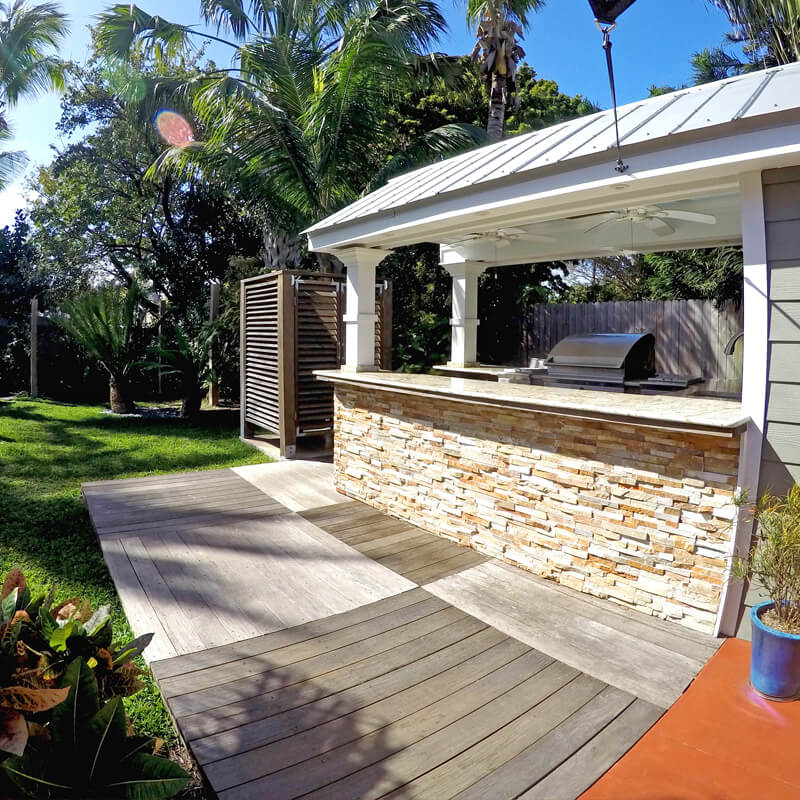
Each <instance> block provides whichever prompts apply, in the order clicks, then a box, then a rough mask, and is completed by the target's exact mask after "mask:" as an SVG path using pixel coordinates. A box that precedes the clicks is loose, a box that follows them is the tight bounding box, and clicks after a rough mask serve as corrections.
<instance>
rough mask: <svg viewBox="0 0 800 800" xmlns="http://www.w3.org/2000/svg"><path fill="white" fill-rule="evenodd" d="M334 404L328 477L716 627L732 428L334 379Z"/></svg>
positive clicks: (638, 602) (586, 585)
mask: <svg viewBox="0 0 800 800" xmlns="http://www.w3.org/2000/svg"><path fill="white" fill-rule="evenodd" d="M609 398H610V400H613V395H610V396H609ZM335 409H336V414H335V445H334V463H335V468H336V485H337V488H338V489H339V490H340V491H343V492H344V493H345V494H347V495H349V496H350V497H354V498H357V499H359V500H362V501H364V502H365V503H368V504H369V505H371V506H374V507H375V508H378V509H380V510H381V511H384V512H386V513H388V514H392V515H393V516H396V517H400V518H401V519H405V520H408V521H409V522H411V523H413V524H415V525H418V526H420V527H422V528H424V529H426V530H428V531H431V532H433V533H436V534H439V535H441V536H444V537H447V538H450V539H453V540H456V541H458V542H460V543H462V544H465V545H469V546H472V547H473V548H475V549H476V550H478V551H480V552H483V553H487V554H488V555H492V556H495V557H498V558H502V559H504V560H506V561H508V562H511V563H514V564H517V565H519V566H521V567H524V568H525V569H528V570H530V571H531V572H534V573H536V574H537V575H540V576H543V577H546V578H550V579H553V580H556V581H558V582H559V583H561V584H563V585H565V586H569V587H571V588H573V589H577V590H580V591H583V592H588V593H590V594H593V595H595V596H597V597H601V598H607V599H608V600H610V601H613V602H615V603H619V604H621V605H624V606H627V607H630V608H636V609H638V610H640V611H643V612H645V613H647V614H651V615H655V616H659V617H663V618H668V619H673V620H677V621H679V622H681V623H682V624H685V625H687V626H689V627H691V628H694V629H697V630H701V631H704V632H706V633H711V632H712V631H713V628H714V621H715V618H716V613H717V609H718V605H719V598H720V590H721V587H722V583H723V575H724V571H725V553H726V552H727V551H728V550H729V547H730V536H731V526H730V520H731V519H732V518H733V517H734V514H735V505H734V502H733V498H734V491H735V486H736V476H737V469H738V457H739V440H738V437H734V438H733V439H730V438H725V437H718V436H712V435H707V434H703V435H697V434H688V433H684V432H677V431H667V430H659V429H654V428H647V427H644V426H636V425H618V424H613V423H605V422H598V421H594V420H585V419H584V420H582V419H576V418H570V417H561V416H553V415H550V414H540V413H536V412H531V411H517V410H514V409H502V408H495V407H487V406H480V405H476V404H471V403H460V402H456V401H449V400H445V399H438V398H432V397H430V396H423V397H420V396H412V395H404V394H400V393H393V392H383V391H380V392H375V391H374V390H366V391H364V390H362V389H359V388H354V387H353V388H351V387H342V386H337V387H336V392H335Z"/></svg>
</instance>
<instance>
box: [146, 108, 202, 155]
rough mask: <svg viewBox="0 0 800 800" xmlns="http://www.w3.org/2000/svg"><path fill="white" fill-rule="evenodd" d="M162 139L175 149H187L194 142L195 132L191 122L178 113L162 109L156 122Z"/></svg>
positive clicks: (156, 117)
mask: <svg viewBox="0 0 800 800" xmlns="http://www.w3.org/2000/svg"><path fill="white" fill-rule="evenodd" d="M154 123H155V126H156V130H157V131H158V132H159V134H160V135H161V138H162V139H164V140H165V141H166V142H169V144H171V145H172V146H173V147H186V146H187V145H189V144H191V143H192V142H193V141H194V131H193V130H192V126H191V125H190V124H189V122H188V121H187V120H186V119H185V118H184V117H182V116H181V115H180V114H178V113H177V111H169V110H168V109H165V108H163V109H161V111H159V112H158V114H156V116H155V120H154Z"/></svg>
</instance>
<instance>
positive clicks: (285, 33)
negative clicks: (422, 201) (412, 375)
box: [98, 0, 482, 267]
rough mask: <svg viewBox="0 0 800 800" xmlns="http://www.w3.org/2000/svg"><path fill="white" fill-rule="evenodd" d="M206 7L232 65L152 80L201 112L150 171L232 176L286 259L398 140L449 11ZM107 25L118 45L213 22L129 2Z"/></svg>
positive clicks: (289, 3)
mask: <svg viewBox="0 0 800 800" xmlns="http://www.w3.org/2000/svg"><path fill="white" fill-rule="evenodd" d="M202 11H203V14H204V18H205V20H206V22H207V23H208V24H210V25H213V26H216V32H217V34H218V35H216V36H212V37H211V38H214V39H215V40H216V41H218V42H225V43H227V44H228V45H230V47H231V52H232V60H231V64H232V66H231V67H230V68H224V69H215V70H209V71H206V72H205V73H203V74H202V75H201V76H199V77H198V78H195V79H194V80H190V81H188V82H187V81H179V82H176V83H170V82H169V81H162V82H160V83H159V85H158V86H154V87H153V89H154V91H155V92H156V93H157V92H159V91H160V92H162V93H164V94H166V93H168V92H173V95H172V96H173V97H174V96H175V94H174V93H175V92H177V93H178V96H180V97H183V98H188V99H189V101H190V104H191V105H190V108H191V111H192V114H193V116H194V118H195V120H196V122H197V125H196V127H197V130H196V131H195V139H196V140H195V141H192V142H191V143H188V144H186V143H185V142H184V143H182V144H183V146H178V147H172V148H170V149H168V150H166V151H165V153H164V155H163V156H162V157H161V158H160V159H159V161H158V162H157V163H156V165H154V173H156V172H159V171H171V172H173V173H178V174H179V175H180V176H181V177H182V178H184V179H186V178H190V177H197V176H201V177H202V178H204V179H206V180H209V179H211V180H215V179H216V180H220V181H222V182H224V184H225V185H227V186H228V187H230V188H232V190H233V191H235V192H236V194H237V195H238V196H244V197H245V198H246V199H247V200H249V201H251V202H252V203H253V204H254V205H257V206H258V207H259V209H261V210H262V211H266V215H267V218H268V219H269V224H270V227H271V231H270V233H269V241H270V244H271V245H272V246H271V248H270V250H275V249H276V248H275V245H276V243H280V242H284V244H285V245H286V246H285V247H283V248H280V249H281V250H282V251H283V252H282V253H279V254H276V260H277V261H278V262H279V263H278V264H277V265H279V266H292V264H291V263H287V261H286V260H285V259H292V258H294V259H297V257H298V248H297V239H296V236H297V234H298V233H299V232H300V231H301V230H303V228H305V227H307V226H308V225H310V224H312V223H313V222H316V221H317V220H319V219H321V218H322V217H325V216H327V215H328V214H331V213H333V212H334V211H336V210H337V209H339V208H341V207H342V206H344V205H346V204H348V203H350V202H353V201H355V200H356V199H357V198H358V197H359V195H360V194H361V192H362V190H363V189H364V188H365V187H366V186H367V184H368V181H369V180H370V178H371V177H372V175H373V174H374V173H375V172H377V171H379V170H381V169H382V168H383V167H384V166H385V163H386V159H387V155H388V154H391V153H393V151H394V150H396V149H397V146H396V143H395V141H394V129H393V128H392V126H391V125H390V123H389V121H388V119H389V115H388V114H387V113H385V112H386V110H387V108H388V107H389V106H390V105H391V104H392V102H393V101H394V100H395V98H397V97H398V96H399V95H400V94H401V93H402V92H403V91H404V90H406V89H408V88H409V87H413V86H419V84H420V81H421V80H422V79H424V78H425V77H426V76H428V75H430V74H432V73H433V74H436V73H437V71H438V69H439V67H440V65H441V64H442V61H443V59H441V58H440V57H438V56H436V55H431V54H429V52H428V51H429V49H430V46H431V45H432V44H433V42H434V41H435V39H436V37H437V36H438V35H439V34H440V33H441V32H442V31H443V30H444V29H445V20H444V18H443V17H442V15H441V13H440V11H439V9H438V7H437V5H436V3H435V2H434V0H360V2H353V3H349V2H346V0H322V1H321V2H320V0H277V2H274V3H265V2H263V0H203V3H202ZM98 31H99V34H98V41H99V44H100V47H101V49H102V50H103V51H104V52H105V53H106V54H108V55H114V56H121V57H129V56H130V54H131V53H133V52H138V53H140V54H144V56H145V57H148V56H155V57H158V56H159V54H160V53H164V52H167V51H169V52H172V53H176V52H180V51H181V50H183V49H184V48H186V47H188V46H189V42H190V41H191V40H192V38H193V37H197V36H200V37H202V36H204V35H205V34H201V33H198V32H197V31H195V30H193V29H190V28H188V27H186V26H183V25H179V24H175V23H169V22H166V21H165V20H163V19H161V18H159V17H154V16H150V15H148V14H147V13H146V12H144V11H142V10H141V9H140V8H138V7H137V6H135V5H129V4H124V5H118V6H116V7H114V8H113V9H111V10H110V11H109V12H107V13H105V14H104V15H102V16H101V19H100V24H99V26H98ZM223 34H224V36H223ZM159 100H160V98H159ZM481 136H482V134H481V132H479V131H478V130H476V129H475V128H474V126H469V125H459V124H453V125H446V126H443V127H442V128H439V129H437V130H435V131H432V132H430V133H428V134H426V135H424V136H423V137H421V138H420V140H419V141H417V142H415V143H414V148H413V151H414V152H413V155H414V158H413V159H408V158H401V157H398V158H397V159H396V161H395V164H397V165H400V164H403V165H404V166H407V165H408V162H409V160H413V161H414V163H415V165H417V164H419V163H424V162H425V161H430V160H432V159H436V158H441V157H442V156H444V155H449V154H450V153H452V152H456V151H458V150H460V149H464V148H466V147H471V146H473V145H474V144H475V143H476V141H480V140H481ZM286 234H288V236H286ZM324 258H325V257H323V256H321V257H320V261H321V262H323V266H326V267H328V266H330V264H328V263H326V262H324Z"/></svg>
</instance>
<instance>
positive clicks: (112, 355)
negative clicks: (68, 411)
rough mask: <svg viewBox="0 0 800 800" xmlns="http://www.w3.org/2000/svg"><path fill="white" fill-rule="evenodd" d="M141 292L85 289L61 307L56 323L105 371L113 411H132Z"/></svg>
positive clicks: (142, 315) (141, 317) (132, 288)
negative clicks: (131, 380) (85, 290)
mask: <svg viewBox="0 0 800 800" xmlns="http://www.w3.org/2000/svg"><path fill="white" fill-rule="evenodd" d="M143 301H144V293H143V291H142V289H141V287H140V286H139V285H138V284H137V283H134V284H132V285H131V286H130V287H127V288H122V287H120V286H113V285H106V286H101V287H99V288H97V289H93V290H92V291H89V292H86V293H85V294H83V295H80V296H79V297H76V298H75V299H73V300H70V301H68V302H66V303H65V304H64V305H63V307H62V309H61V310H62V314H61V315H60V316H58V317H57V318H56V321H57V322H58V324H59V325H60V326H61V327H62V328H63V329H64V330H65V331H66V332H67V333H68V334H69V335H70V336H72V338H73V339H75V341H76V342H77V343H78V344H79V345H80V346H81V347H83V349H84V350H86V352H87V353H88V354H89V355H90V356H91V357H92V358H94V359H96V360H97V361H98V362H99V363H100V365H101V366H102V367H103V369H105V370H106V372H107V373H108V385H109V399H110V404H111V410H112V411H113V412H114V413H115V414H132V413H134V412H135V411H136V405H135V404H134V402H133V398H132V397H131V386H130V372H131V370H132V369H133V368H134V367H136V366H137V365H138V364H139V359H140V356H141V354H142V327H143V324H144V318H145V311H144V305H143Z"/></svg>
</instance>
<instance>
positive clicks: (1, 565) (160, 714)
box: [0, 400, 269, 743]
mask: <svg viewBox="0 0 800 800" xmlns="http://www.w3.org/2000/svg"><path fill="white" fill-rule="evenodd" d="M216 414H217V412H204V414H201V419H200V421H199V422H198V423H196V424H189V423H187V422H185V421H183V420H177V419H175V420H152V419H136V418H115V417H113V416H111V415H110V414H105V413H103V410H102V408H100V407H97V406H76V405H66V404H61V403H55V402H44V401H27V400H13V401H0V575H4V574H5V573H6V572H7V571H8V569H9V568H11V567H12V566H14V565H15V564H16V565H19V566H20V567H21V568H22V569H23V571H24V572H25V575H26V577H27V578H28V582H29V583H30V585H31V588H32V589H33V590H34V591H35V590H40V589H44V588H46V587H48V586H53V587H55V589H56V592H57V599H67V598H69V597H75V596H78V597H82V598H83V597H85V598H88V599H89V601H90V602H91V603H92V605H93V606H95V607H97V606H99V605H102V604H105V603H109V604H110V605H111V609H112V613H113V621H114V632H115V634H116V637H117V638H119V639H122V638H124V637H129V636H130V635H131V632H130V628H129V627H128V623H127V621H126V620H125V615H124V614H123V612H122V607H121V605H120V602H119V598H118V597H117V595H116V592H115V591H114V585H113V584H112V582H111V578H110V576H109V574H108V571H107V569H106V566H105V563H104V562H103V557H102V555H101V553H100V548H99V547H98V545H97V542H96V539H95V535H94V531H93V530H92V527H91V523H90V522H89V515H88V514H87V512H86V508H85V506H84V504H83V501H82V499H81V495H80V484H81V483H83V482H85V481H96V480H105V479H109V478H127V477H132V476H136V475H156V474H159V473H166V472H177V471H186V470H200V469H214V468H220V467H230V466H235V465H239V464H256V463H261V462H264V461H268V460H269V459H268V458H267V457H266V456H264V455H263V454H261V453H260V452H258V451H257V450H255V449H254V448H252V447H250V446H249V445H246V444H244V443H243V442H241V441H239V438H238V430H237V429H236V428H234V427H233V424H232V421H231V420H230V417H229V416H226V419H227V423H222V422H217V419H218V417H217V416H215V415H216ZM126 704H127V707H128V712H129V713H130V715H131V717H132V719H133V723H134V726H135V728H136V729H137V731H138V732H140V733H143V734H147V735H150V736H160V737H161V738H163V739H165V740H166V741H167V742H169V743H171V742H173V741H174V739H175V734H174V730H173V728H172V723H171V721H170V719H169V716H168V715H167V712H166V710H165V708H164V706H163V705H162V703H161V699H160V698H159V696H158V692H157V691H156V689H155V687H154V686H153V684H152V683H150V682H148V684H147V687H146V688H145V689H144V690H143V691H141V692H140V693H139V694H137V695H136V696H134V697H132V698H129V699H128V700H127V701H126Z"/></svg>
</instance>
